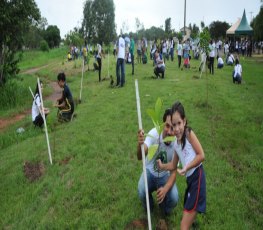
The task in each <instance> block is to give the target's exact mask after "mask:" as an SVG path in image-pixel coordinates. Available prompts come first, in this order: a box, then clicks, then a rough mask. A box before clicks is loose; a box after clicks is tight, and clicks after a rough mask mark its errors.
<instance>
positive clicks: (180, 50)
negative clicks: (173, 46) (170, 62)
mask: <svg viewBox="0 0 263 230" xmlns="http://www.w3.org/2000/svg"><path fill="white" fill-rule="evenodd" d="M182 50H183V46H182V44H180V43H178V44H177V55H179V56H182Z"/></svg>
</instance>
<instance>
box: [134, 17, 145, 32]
mask: <svg viewBox="0 0 263 230" xmlns="http://www.w3.org/2000/svg"><path fill="white" fill-rule="evenodd" d="M135 26H136V32H137V33H138V31H139V30H144V25H143V23H141V22H140V20H139V18H135Z"/></svg>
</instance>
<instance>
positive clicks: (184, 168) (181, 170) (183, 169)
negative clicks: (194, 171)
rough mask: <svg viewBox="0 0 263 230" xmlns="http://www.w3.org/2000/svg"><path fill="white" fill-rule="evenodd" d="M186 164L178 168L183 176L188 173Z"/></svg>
mask: <svg viewBox="0 0 263 230" xmlns="http://www.w3.org/2000/svg"><path fill="white" fill-rule="evenodd" d="M186 171H187V170H186V166H184V167H183V168H182V169H177V172H178V173H179V174H180V175H181V176H185V174H186Z"/></svg>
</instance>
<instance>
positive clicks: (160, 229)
mask: <svg viewBox="0 0 263 230" xmlns="http://www.w3.org/2000/svg"><path fill="white" fill-rule="evenodd" d="M156 230H168V226H167V224H166V221H165V219H160V220H159V222H158V224H157V226H156Z"/></svg>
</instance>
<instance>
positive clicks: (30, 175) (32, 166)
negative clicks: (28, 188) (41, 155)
mask: <svg viewBox="0 0 263 230" xmlns="http://www.w3.org/2000/svg"><path fill="white" fill-rule="evenodd" d="M44 173H45V166H44V164H43V163H42V162H37V163H31V162H29V161H26V162H25V163H24V174H25V177H26V178H27V179H28V180H29V181H30V182H34V181H36V180H38V179H39V178H40V177H41V176H42V175H43V174H44Z"/></svg>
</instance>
